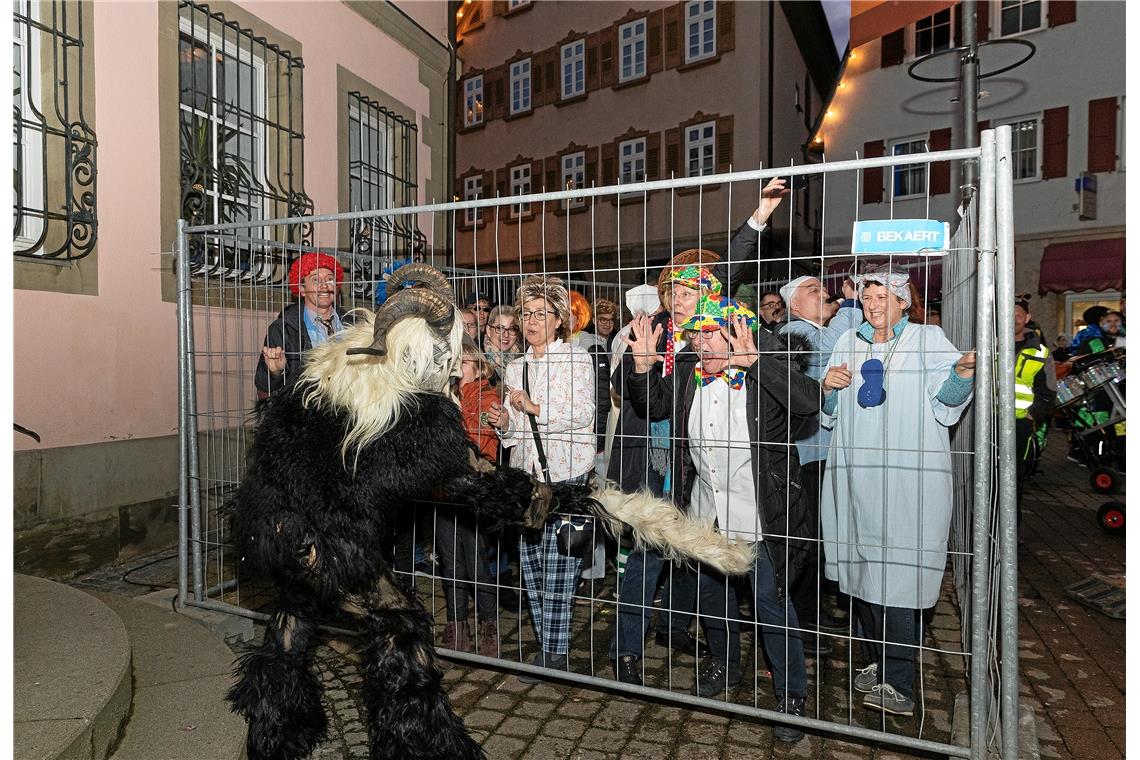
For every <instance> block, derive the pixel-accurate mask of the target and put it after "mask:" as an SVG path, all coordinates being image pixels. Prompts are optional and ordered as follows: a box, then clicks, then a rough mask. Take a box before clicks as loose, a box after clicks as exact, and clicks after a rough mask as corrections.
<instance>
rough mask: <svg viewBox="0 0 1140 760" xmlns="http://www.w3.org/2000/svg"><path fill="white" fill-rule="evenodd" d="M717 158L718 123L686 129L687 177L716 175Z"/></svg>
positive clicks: (707, 123) (709, 122)
mask: <svg viewBox="0 0 1140 760" xmlns="http://www.w3.org/2000/svg"><path fill="white" fill-rule="evenodd" d="M715 157H716V122H715V121H706V122H703V123H701V124H693V125H691V126H687V127H685V176H686V177H702V176H704V175H706V174H715V173H716V163H715Z"/></svg>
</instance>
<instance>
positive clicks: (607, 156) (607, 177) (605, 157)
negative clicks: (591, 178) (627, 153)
mask: <svg viewBox="0 0 1140 760" xmlns="http://www.w3.org/2000/svg"><path fill="white" fill-rule="evenodd" d="M616 157H617V143H616V142H607V143H602V174H601V176H600V177H599V178H598V184H599V185H613V184H616V183H617V168H616V166H615V164H616Z"/></svg>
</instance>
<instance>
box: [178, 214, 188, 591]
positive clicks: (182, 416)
mask: <svg viewBox="0 0 1140 760" xmlns="http://www.w3.org/2000/svg"><path fill="white" fill-rule="evenodd" d="M177 230H178V236H177V237H176V238H175V241H174V271H175V277H176V280H177V283H178V309H177V311H176V314H177V319H178V597H177V601H176V605H177V606H178V608H179V609H181V608H183V607H184V606H185V605H186V587H187V580H186V569H187V556H186V552H187V548H188V547H187V543H186V539H187V532H188V531H187V526H188V523H189V517H188V511H189V509H190V498H189V492H190V488H189V478H190V464H189V449H188V447H187V445H186V440H187V438H186V437H187V432H188V431H189V430H190V424H189V420H188V419H187V407H186V390H187V384H186V378H187V375H188V367H189V363H190V359H189V354H188V353H187V351H186V329H187V325H188V323H189V320H188V319H186V314H187V312H188V311H189V300H190V264H189V262H188V261H187V260H186V220H185V219H179V220H178V227H177Z"/></svg>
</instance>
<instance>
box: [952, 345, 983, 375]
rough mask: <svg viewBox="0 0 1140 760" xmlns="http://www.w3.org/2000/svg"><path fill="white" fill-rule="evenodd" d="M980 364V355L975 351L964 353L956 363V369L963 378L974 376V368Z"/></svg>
mask: <svg viewBox="0 0 1140 760" xmlns="http://www.w3.org/2000/svg"><path fill="white" fill-rule="evenodd" d="M977 364H978V355H977V354H976V353H974V352H973V351H967V352H966V353H964V354H962V358H961V359H959V360H958V363H957V364H955V365H954V371H955V372H957V373H958V377H960V378H962V379H963V380H964V379H966V378H971V377H973V376H974V369H975V367H976V366H977Z"/></svg>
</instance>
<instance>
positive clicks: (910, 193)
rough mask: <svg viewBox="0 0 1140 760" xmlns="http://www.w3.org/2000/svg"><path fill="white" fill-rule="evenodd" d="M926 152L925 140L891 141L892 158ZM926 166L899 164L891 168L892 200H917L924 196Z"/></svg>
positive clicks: (913, 138)
mask: <svg viewBox="0 0 1140 760" xmlns="http://www.w3.org/2000/svg"><path fill="white" fill-rule="evenodd" d="M925 152H926V138H924V137H903V138H900V139H898V140H892V141H891V155H892V156H907V155H911V154H913V153H925ZM926 166H927V165H926V164H901V165H896V166H894V167H892V173H891V197H892V198H893V199H894V200H896V201H897V200H902V199H905V198H918V197H921V196H923V195H925V194H926Z"/></svg>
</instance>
